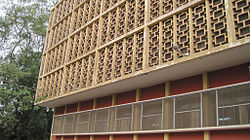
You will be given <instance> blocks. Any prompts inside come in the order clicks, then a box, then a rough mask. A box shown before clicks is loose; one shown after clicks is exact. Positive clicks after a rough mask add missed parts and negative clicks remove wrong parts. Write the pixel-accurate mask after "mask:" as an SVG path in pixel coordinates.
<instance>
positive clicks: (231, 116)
mask: <svg viewBox="0 0 250 140" xmlns="http://www.w3.org/2000/svg"><path fill="white" fill-rule="evenodd" d="M218 116H219V117H218V122H219V125H239V124H250V85H241V86H236V87H230V88H225V89H220V90H218Z"/></svg>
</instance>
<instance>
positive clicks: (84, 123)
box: [75, 112, 90, 133]
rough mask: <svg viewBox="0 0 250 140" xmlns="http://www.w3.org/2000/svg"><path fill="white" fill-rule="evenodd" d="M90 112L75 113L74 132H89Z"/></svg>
mask: <svg viewBox="0 0 250 140" xmlns="http://www.w3.org/2000/svg"><path fill="white" fill-rule="evenodd" d="M89 122H90V112H83V113H80V114H78V115H77V121H76V130H75V132H76V133H86V132H89Z"/></svg>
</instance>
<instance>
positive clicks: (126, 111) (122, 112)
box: [115, 105, 133, 131]
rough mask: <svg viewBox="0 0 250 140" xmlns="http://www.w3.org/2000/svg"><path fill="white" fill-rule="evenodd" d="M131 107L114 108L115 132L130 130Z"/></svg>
mask: <svg viewBox="0 0 250 140" xmlns="http://www.w3.org/2000/svg"><path fill="white" fill-rule="evenodd" d="M132 110H133V109H132V105H125V106H119V107H117V108H116V115H115V131H131V130H132Z"/></svg>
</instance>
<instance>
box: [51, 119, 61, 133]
mask: <svg viewBox="0 0 250 140" xmlns="http://www.w3.org/2000/svg"><path fill="white" fill-rule="evenodd" d="M62 120H63V117H55V118H54V124H53V131H52V133H53V134H60V133H61V132H62V124H63V123H62Z"/></svg>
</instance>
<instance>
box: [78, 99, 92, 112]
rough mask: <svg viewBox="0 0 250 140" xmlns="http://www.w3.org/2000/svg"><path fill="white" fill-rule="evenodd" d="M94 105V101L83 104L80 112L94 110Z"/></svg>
mask: <svg viewBox="0 0 250 140" xmlns="http://www.w3.org/2000/svg"><path fill="white" fill-rule="evenodd" d="M93 104H94V101H93V100H89V101H83V102H81V103H80V111H85V110H90V109H93Z"/></svg>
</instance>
